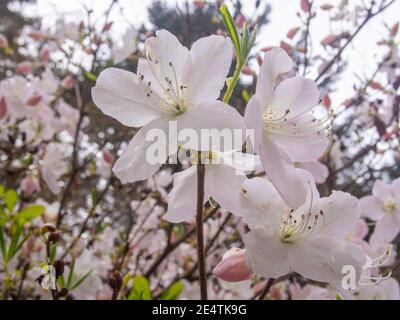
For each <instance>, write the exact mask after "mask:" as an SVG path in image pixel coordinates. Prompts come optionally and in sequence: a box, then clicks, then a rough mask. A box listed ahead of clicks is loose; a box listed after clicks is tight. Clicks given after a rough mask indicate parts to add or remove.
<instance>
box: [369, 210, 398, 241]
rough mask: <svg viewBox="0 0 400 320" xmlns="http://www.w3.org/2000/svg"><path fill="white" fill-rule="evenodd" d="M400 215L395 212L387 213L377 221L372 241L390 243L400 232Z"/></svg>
mask: <svg viewBox="0 0 400 320" xmlns="http://www.w3.org/2000/svg"><path fill="white" fill-rule="evenodd" d="M399 220H400V219H399V217H398V216H397V215H395V214H385V215H384V216H383V217H382V218H381V219H379V220H378V221H377V222H376V225H375V229H374V233H373V234H372V235H371V241H372V242H375V241H376V242H381V243H390V242H392V241H393V240H394V239H395V238H396V236H397V235H398V234H399V232H400V221H399Z"/></svg>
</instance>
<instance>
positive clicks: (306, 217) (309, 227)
mask: <svg viewBox="0 0 400 320" xmlns="http://www.w3.org/2000/svg"><path fill="white" fill-rule="evenodd" d="M310 188H311V186H310ZM313 201H314V200H313V193H312V191H311V199H310V205H309V207H308V210H307V212H306V213H304V214H299V213H298V212H294V211H293V210H291V211H290V212H288V213H285V214H284V215H283V216H282V217H281V220H280V222H279V236H280V238H281V240H282V241H283V242H286V243H290V242H294V241H295V240H296V239H298V238H300V237H301V238H306V237H309V236H311V235H312V234H313V233H314V232H316V231H318V230H320V229H321V228H322V226H323V225H324V222H325V216H324V212H323V211H322V210H320V211H319V212H318V213H313V212H312V211H313V210H312V209H313Z"/></svg>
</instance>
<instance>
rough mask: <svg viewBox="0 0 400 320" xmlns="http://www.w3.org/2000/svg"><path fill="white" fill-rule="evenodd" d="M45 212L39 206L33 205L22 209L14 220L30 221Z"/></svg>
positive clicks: (43, 208) (42, 207)
mask: <svg viewBox="0 0 400 320" xmlns="http://www.w3.org/2000/svg"><path fill="white" fill-rule="evenodd" d="M44 211H45V207H44V206H41V205H33V206H29V207H26V208H24V209H22V210H21V211H20V212H19V213H18V214H17V215H16V216H15V219H16V220H20V221H31V220H33V219H35V218H36V217H39V216H41V215H42V214H43V213H44Z"/></svg>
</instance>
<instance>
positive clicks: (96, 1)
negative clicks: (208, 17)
mask: <svg viewBox="0 0 400 320" xmlns="http://www.w3.org/2000/svg"><path fill="white" fill-rule="evenodd" d="M110 1H111V0H68V1H60V0H37V5H36V6H35V7H34V8H30V9H29V14H32V15H40V16H43V17H44V18H43V19H44V22H45V23H48V24H51V23H52V22H54V19H55V18H56V17H57V15H66V16H69V17H73V18H74V19H76V17H79V16H82V15H83V14H84V11H83V10H82V8H83V5H86V6H87V7H89V8H93V10H94V13H95V14H97V15H101V14H102V13H103V12H104V11H105V10H106V8H107V7H108V6H109V3H110ZM264 1H265V0H264ZM340 1H341V0H322V1H321V0H315V1H314V2H315V3H316V5H321V4H325V3H329V4H332V5H336V4H337V3H339V2H340ZM151 2H152V0H140V1H138V0H134V1H133V0H119V3H120V4H121V6H122V7H123V8H124V16H125V19H121V16H120V14H119V11H117V10H116V11H114V12H113V13H112V15H111V19H112V18H113V16H115V17H116V19H115V23H114V27H113V28H115V30H116V32H117V33H119V32H121V33H123V31H124V30H125V29H126V28H127V27H128V25H129V24H133V25H135V26H139V25H140V24H141V23H142V22H144V23H148V17H147V10H146V7H147V6H148V5H149V4H150V3H151ZM167 2H168V3H169V4H170V5H171V6H175V5H180V4H182V2H183V0H168V1H167ZM243 2H244V3H245V7H244V13H245V14H246V13H247V14H251V13H252V12H253V9H254V3H255V0H245V1H243ZM268 2H269V3H270V5H271V7H272V11H271V14H270V17H269V18H270V23H269V24H268V25H267V26H266V27H265V28H264V29H263V30H262V32H261V33H260V35H259V38H258V42H259V45H260V46H263V47H264V46H271V45H279V42H280V40H282V39H285V35H286V33H287V31H288V30H289V29H290V28H292V27H295V26H297V25H298V24H299V23H300V22H299V18H298V17H297V16H296V13H297V12H298V11H299V2H300V0H269V1H268ZM359 2H360V1H358V0H352V1H351V4H353V3H354V4H355V3H359ZM365 2H367V3H368V2H369V1H368V0H366V1H365ZM55 12H56V13H57V14H54V13H55ZM394 12H397V13H399V12H400V1H397V3H395V4H394V5H393V6H392V7H391V8H390V9H389V10H387V11H386V12H384V13H382V14H381V15H380V16H378V17H375V18H373V20H372V21H370V23H369V24H368V25H367V26H366V27H365V29H363V31H362V32H361V33H360V34H359V35H358V37H357V38H356V39H355V41H354V43H353V45H352V47H349V48H348V49H347V51H345V53H344V57H345V58H347V59H348V61H349V67H348V69H347V71H346V73H344V74H343V76H342V79H341V81H339V82H338V83H337V93H336V94H334V95H333V102H334V104H336V103H340V102H342V101H343V100H344V99H346V98H347V97H348V96H349V95H350V94H351V92H352V91H351V86H352V84H353V82H354V80H355V74H358V75H362V74H365V75H369V74H370V73H372V72H373V70H374V68H375V66H376V61H377V57H376V55H375V53H376V52H377V45H376V43H377V42H378V41H379V40H380V39H381V37H382V34H385V33H384V32H385V28H384V25H383V23H384V22H386V23H387V24H388V25H389V26H391V25H393V24H394V23H395V22H397V21H398V19H399V15H398V14H393V13H394ZM117 17H118V19H117ZM312 24H313V26H312V28H311V29H312V34H311V36H312V41H313V43H314V44H315V46H314V47H315V48H316V49H317V50H321V49H322V46H321V45H319V43H320V41H321V40H322V39H323V38H324V37H325V36H326V35H328V34H329V33H330V32H331V31H332V30H330V28H331V26H330V25H329V20H328V13H322V14H321V15H319V16H318V17H317V18H316V19H314V20H313V22H312ZM317 52H318V51H317ZM378 53H379V54H382V52H379V51H378ZM309 76H310V77H314V76H315V73H314V72H313V71H311V73H310V74H309Z"/></svg>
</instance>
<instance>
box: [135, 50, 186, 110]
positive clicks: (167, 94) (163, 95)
mask: <svg viewBox="0 0 400 320" xmlns="http://www.w3.org/2000/svg"><path fill="white" fill-rule="evenodd" d="M146 58H147V61H148V65H149V68H150V71H151V73H152V75H153V77H154V79H155V80H156V82H157V85H158V88H157V89H158V90H153V86H154V84H153V83H152V82H151V81H147V83H145V78H144V75H143V74H141V73H139V76H140V79H141V80H142V82H144V85H143V87H144V88H145V90H146V95H147V97H148V98H149V99H150V100H151V102H152V104H154V105H155V106H156V107H157V108H159V109H161V110H162V111H164V112H166V113H168V114H172V115H180V114H182V113H184V112H185V111H186V110H187V108H188V103H187V86H186V85H183V84H180V83H179V80H178V76H177V72H176V68H175V66H174V65H173V63H172V62H168V66H165V65H164V64H163V63H160V61H158V60H157V59H155V58H153V57H152V56H151V55H150V53H149V51H146Z"/></svg>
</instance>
